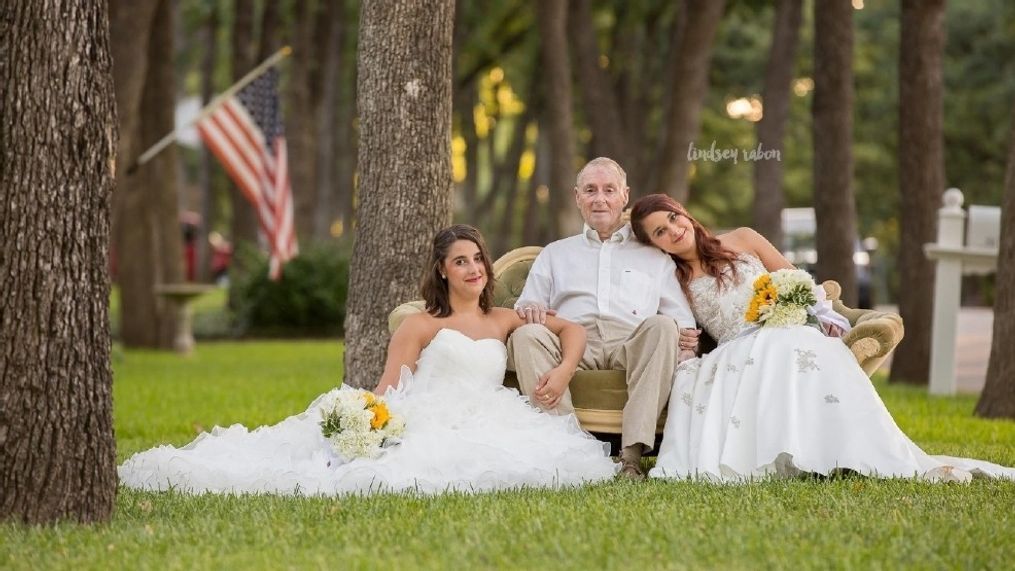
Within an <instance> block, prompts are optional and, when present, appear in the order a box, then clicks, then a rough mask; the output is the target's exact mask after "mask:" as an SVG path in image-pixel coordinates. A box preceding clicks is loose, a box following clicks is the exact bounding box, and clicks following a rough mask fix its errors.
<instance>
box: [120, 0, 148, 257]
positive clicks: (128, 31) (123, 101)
mask: <svg viewBox="0 0 1015 571" xmlns="http://www.w3.org/2000/svg"><path fill="white" fill-rule="evenodd" d="M158 4H159V0H137V1H136V2H135V1H133V0H109V30H110V32H109V43H110V52H111V54H112V56H113V85H114V88H115V90H116V109H117V113H116V115H117V123H118V131H119V134H120V136H119V143H118V145H117V152H116V162H117V164H118V165H120V168H119V169H117V170H116V185H115V188H116V190H115V191H114V193H113V208H112V223H111V232H112V236H113V246H112V258H113V260H112V265H113V268H114V274H115V270H116V269H117V265H118V263H117V262H118V260H119V257H120V248H121V245H120V243H119V240H118V239H117V236H118V235H119V228H120V221H121V220H123V214H122V213H123V202H124V197H125V193H124V192H123V187H124V180H125V178H126V177H127V170H128V168H129V167H130V165H132V164H133V163H134V160H135V159H137V156H138V155H139V154H140V153H141V151H143V149H139V148H138V147H139V146H140V144H141V143H140V142H139V141H138V136H139V133H138V127H137V124H138V118H139V117H140V114H141V93H142V91H143V89H144V82H145V76H146V75H147V73H148V41H149V34H148V33H147V31H148V30H150V29H151V27H152V20H153V19H154V18H155V9H156V8H157V7H158ZM137 30H145V32H146V33H137Z"/></svg>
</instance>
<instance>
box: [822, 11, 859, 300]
mask: <svg viewBox="0 0 1015 571" xmlns="http://www.w3.org/2000/svg"><path fill="white" fill-rule="evenodd" d="M811 114H812V117H813V123H812V136H813V138H814V215H815V220H816V222H817V231H816V232H815V242H816V246H817V251H818V263H817V274H818V276H817V277H818V279H819V280H836V281H838V282H839V284H840V285H842V301H843V303H845V304H846V305H849V306H854V307H855V306H856V300H857V291H856V267H855V266H854V265H853V249H854V246H855V242H856V237H857V233H856V205H855V204H854V201H853V150H852V144H853V7H852V6H851V5H850V4H849V3H848V2H843V1H842V0H817V3H816V4H815V5H814V102H813V104H812V108H811Z"/></svg>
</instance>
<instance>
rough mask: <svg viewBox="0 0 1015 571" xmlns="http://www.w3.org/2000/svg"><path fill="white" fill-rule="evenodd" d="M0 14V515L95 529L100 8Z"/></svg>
mask: <svg viewBox="0 0 1015 571" xmlns="http://www.w3.org/2000/svg"><path fill="white" fill-rule="evenodd" d="M2 11H3V15H2V17H0V82H2V84H3V85H4V89H3V90H2V92H0V189H3V195H4V199H3V200H2V201H0V241H2V243H3V244H4V245H5V247H4V248H0V291H2V292H3V296H2V298H0V403H2V404H0V519H4V520H14V521H20V522H25V523H52V522H57V521H61V520H76V521H80V522H102V521H108V520H109V518H110V516H111V514H112V510H113V503H114V499H115V497H116V444H115V440H114V438H113V400H112V371H111V369H110V365H109V348H110V342H109V316H108V310H107V308H108V303H109V273H108V267H107V262H108V259H107V252H108V249H109V218H110V197H111V193H112V190H113V170H114V165H115V160H116V154H115V153H116V145H117V140H116V139H117V135H116V116H115V113H116V111H115V96H114V92H113V76H112V73H113V71H112V59H111V57H110V46H109V35H108V29H109V27H108V26H109V20H108V17H107V11H106V3H105V2H85V1H72V0H67V1H63V2H58V1H53V2H37V1H35V0H9V1H8V2H6V3H5V4H4V7H3V9H2Z"/></svg>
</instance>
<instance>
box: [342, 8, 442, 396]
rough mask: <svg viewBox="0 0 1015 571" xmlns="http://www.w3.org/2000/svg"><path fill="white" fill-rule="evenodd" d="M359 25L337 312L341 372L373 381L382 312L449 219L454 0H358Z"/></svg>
mask: <svg viewBox="0 0 1015 571" xmlns="http://www.w3.org/2000/svg"><path fill="white" fill-rule="evenodd" d="M360 10H361V16H360V34H359V36H360V37H359V97H358V100H359V102H360V109H359V128H360V144H359V149H360V152H359V175H360V195H359V196H360V205H361V208H359V219H358V222H357V224H358V227H357V230H356V241H355V245H354V248H353V258H352V264H351V268H350V279H349V301H348V313H347V316H346V320H345V332H346V352H345V381H346V382H347V383H349V384H351V385H352V386H354V387H373V386H375V385H376V384H377V382H378V380H379V378H380V375H381V371H382V369H383V367H384V354H385V348H386V346H387V340H388V328H387V321H388V320H387V318H388V313H389V312H390V311H391V310H392V309H394V308H395V306H396V305H398V304H399V303H402V302H404V301H407V300H410V299H414V298H416V297H418V292H417V284H418V281H419V276H420V274H421V272H422V269H423V268H422V266H423V265H424V263H425V260H426V255H427V252H428V250H429V246H430V243H431V240H432V239H433V235H434V234H435V233H436V231H437V230H439V229H440V228H442V227H444V226H446V225H447V224H448V222H449V221H450V217H451V209H452V200H451V196H452V194H451V193H452V180H451V145H450V143H451V43H452V28H453V21H454V0H424V1H420V0H394V1H389V2H377V1H370V2H365V3H364V4H363V5H362V7H361V8H360Z"/></svg>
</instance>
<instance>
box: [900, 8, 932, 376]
mask: <svg viewBox="0 0 1015 571" xmlns="http://www.w3.org/2000/svg"><path fill="white" fill-rule="evenodd" d="M944 17H945V0H903V2H902V39H901V45H900V46H899V101H900V105H899V199H900V200H899V222H900V231H901V232H900V234H901V235H900V240H899V266H898V267H899V283H901V284H902V287H903V288H904V291H905V293H904V294H903V295H901V296H899V313H900V314H901V315H902V319H903V321H905V323H906V337H905V339H903V340H902V343H901V344H899V348H898V349H897V350H896V351H895V356H894V357H893V358H892V374H891V380H892V381H902V382H908V383H914V384H927V380H928V379H929V378H930V333H931V318H932V317H933V316H932V315H931V312H930V311H928V308H930V307H933V305H934V299H933V298H934V263H933V262H931V261H930V260H929V259H927V256H926V255H924V253H923V245H924V244H926V243H928V242H933V241H934V239H935V228H936V224H937V207H938V205H939V204H940V203H941V193H942V192H944V189H945V171H944V164H945V160H944V133H943V131H942V123H943V122H944V107H943V106H944V104H943V101H942V100H943V90H944V87H943V83H942V77H941V74H942V69H941V68H942V66H941V58H942V54H943V53H944V44H945V28H944Z"/></svg>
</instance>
